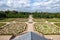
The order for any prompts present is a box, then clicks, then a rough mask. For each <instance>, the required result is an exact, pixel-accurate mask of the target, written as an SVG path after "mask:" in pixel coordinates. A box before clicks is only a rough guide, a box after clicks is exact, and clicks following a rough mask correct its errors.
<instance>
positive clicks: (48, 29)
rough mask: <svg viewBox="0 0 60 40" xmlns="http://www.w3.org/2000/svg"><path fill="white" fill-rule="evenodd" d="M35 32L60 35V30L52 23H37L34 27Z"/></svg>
mask: <svg viewBox="0 0 60 40" xmlns="http://www.w3.org/2000/svg"><path fill="white" fill-rule="evenodd" d="M34 28H35V31H38V32H39V33H42V34H45V35H58V34H60V28H59V27H56V26H55V25H53V24H50V23H36V24H35V25H34Z"/></svg>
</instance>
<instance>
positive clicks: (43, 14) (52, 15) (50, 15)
mask: <svg viewBox="0 0 60 40" xmlns="http://www.w3.org/2000/svg"><path fill="white" fill-rule="evenodd" d="M33 17H34V18H60V13H47V12H40V13H38V12H36V13H33Z"/></svg>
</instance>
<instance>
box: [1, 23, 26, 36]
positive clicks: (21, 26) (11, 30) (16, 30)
mask: <svg viewBox="0 0 60 40" xmlns="http://www.w3.org/2000/svg"><path fill="white" fill-rule="evenodd" d="M26 27H27V25H26V24H25V23H11V24H8V25H7V26H6V27H4V28H3V29H0V35H17V34H20V33H22V32H23V31H25V30H26Z"/></svg>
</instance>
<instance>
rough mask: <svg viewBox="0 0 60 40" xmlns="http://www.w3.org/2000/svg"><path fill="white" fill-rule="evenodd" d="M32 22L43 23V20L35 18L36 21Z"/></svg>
mask: <svg viewBox="0 0 60 40" xmlns="http://www.w3.org/2000/svg"><path fill="white" fill-rule="evenodd" d="M33 21H34V22H45V20H44V19H39V18H36V19H33Z"/></svg>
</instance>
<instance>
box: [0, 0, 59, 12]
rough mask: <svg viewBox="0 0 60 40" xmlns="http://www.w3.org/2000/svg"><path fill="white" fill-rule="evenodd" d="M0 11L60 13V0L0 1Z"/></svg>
mask: <svg viewBox="0 0 60 40" xmlns="http://www.w3.org/2000/svg"><path fill="white" fill-rule="evenodd" d="M0 10H17V11H26V12H34V11H38V12H60V0H0Z"/></svg>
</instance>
